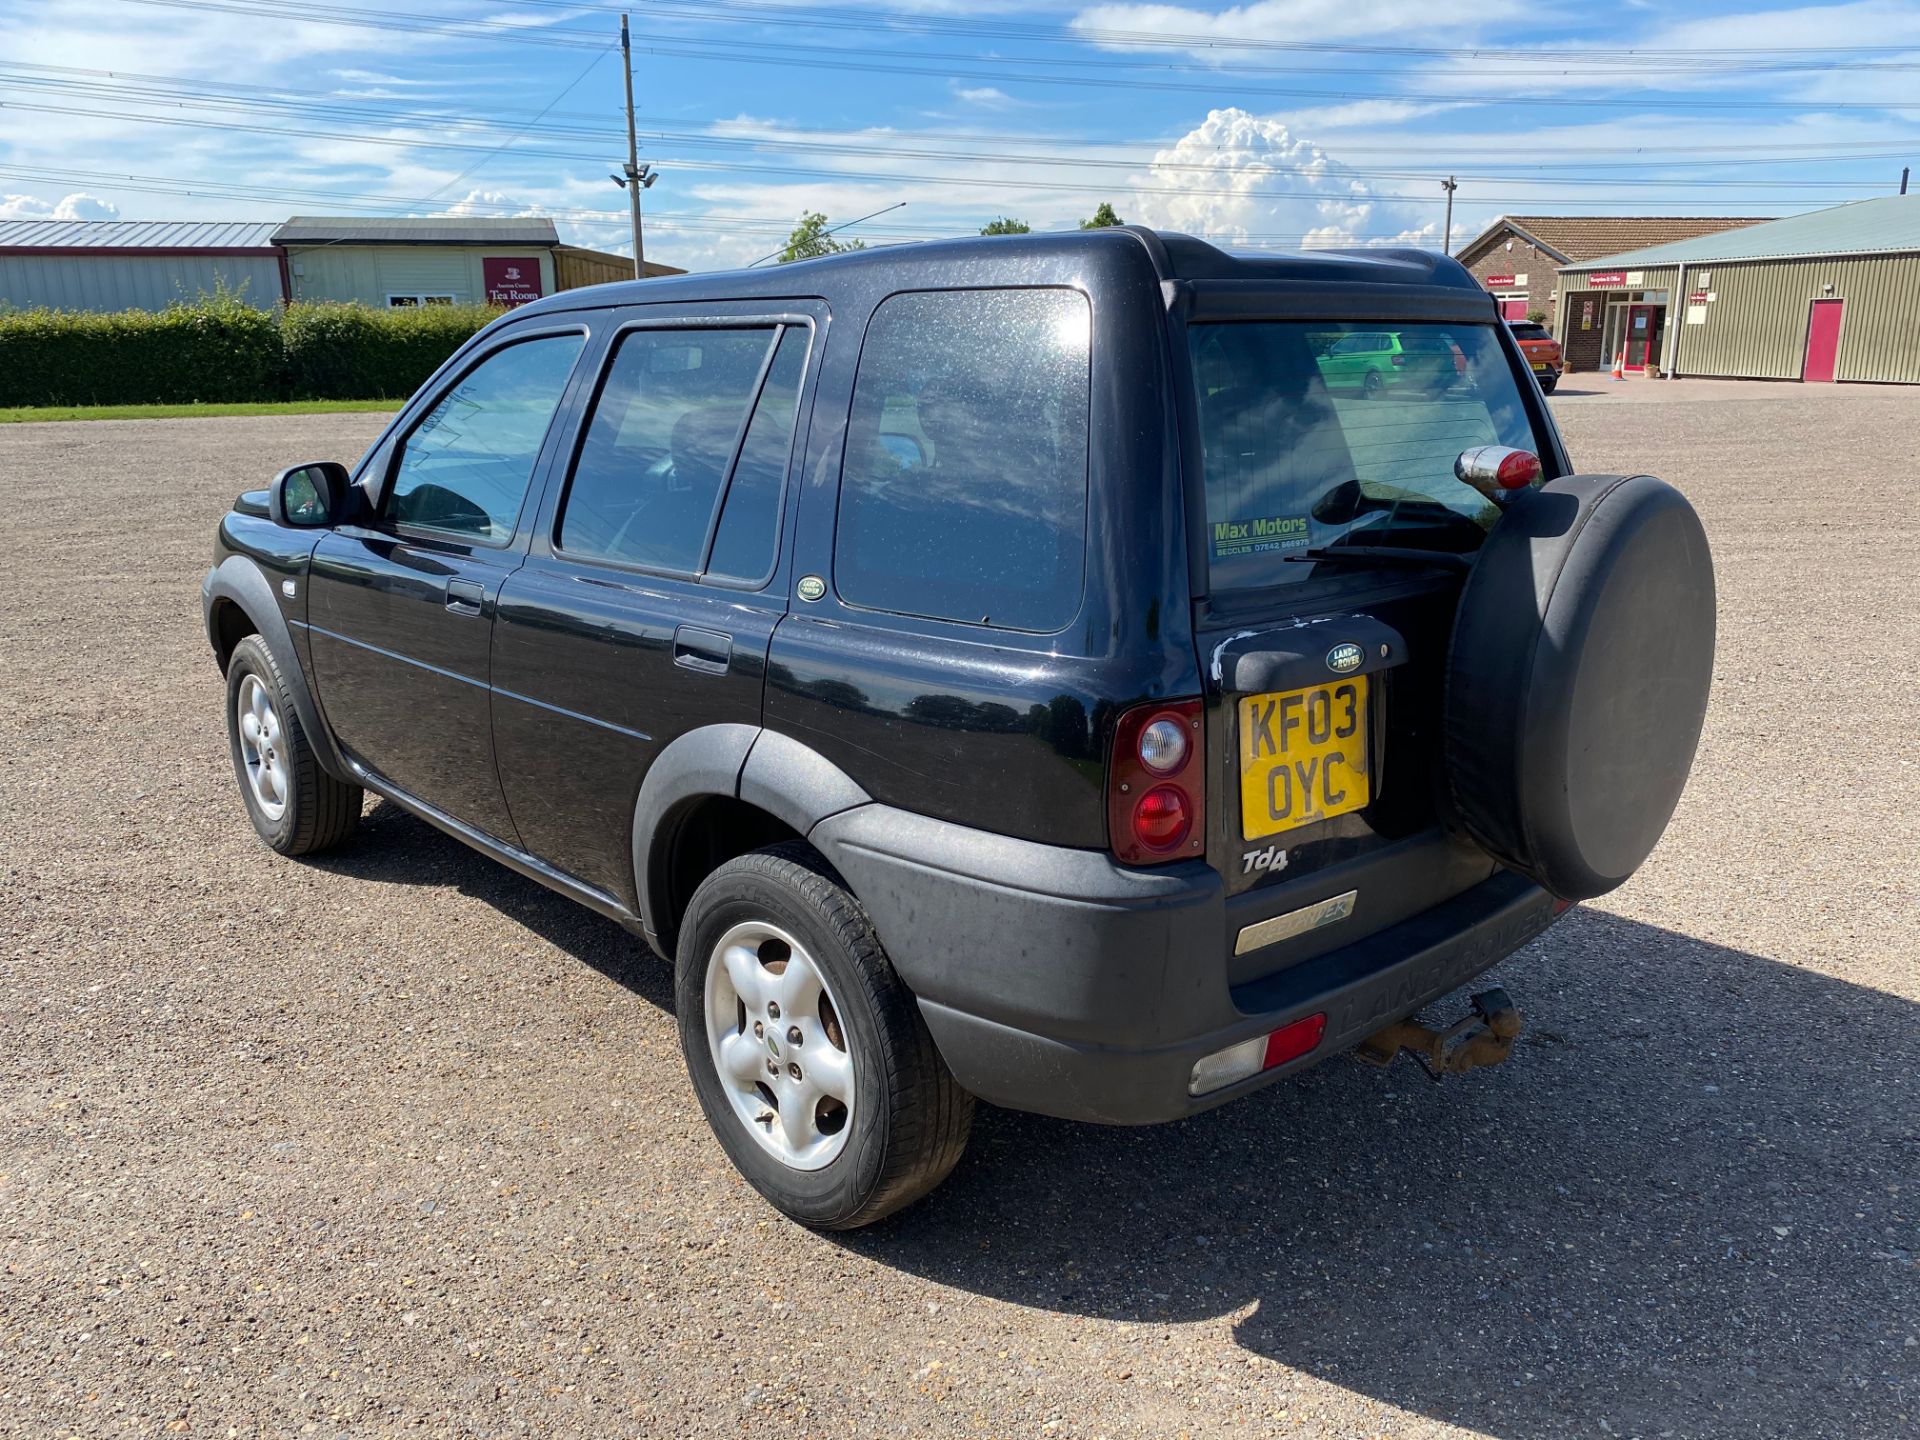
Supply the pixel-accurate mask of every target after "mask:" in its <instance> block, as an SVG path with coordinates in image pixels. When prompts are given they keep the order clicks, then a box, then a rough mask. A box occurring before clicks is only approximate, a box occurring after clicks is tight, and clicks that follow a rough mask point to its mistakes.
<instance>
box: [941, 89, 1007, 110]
mask: <svg viewBox="0 0 1920 1440" xmlns="http://www.w3.org/2000/svg"><path fill="white" fill-rule="evenodd" d="M953 93H954V94H955V95H956V96H958V97H959V98H960V99H962V100H964V101H966V102H967V104H969V105H984V106H986V107H987V108H989V109H992V110H1004V109H1005V108H1006V107H1007V106H1009V105H1012V104H1014V103H1015V101H1014V98H1013V97H1012V96H1011V95H1009V94H1007V93H1006V91H1004V90H996V89H995V88H994V87H993V86H991V85H980V86H976V87H974V88H972V89H968V88H966V87H964V86H960V85H955V86H954V87H953Z"/></svg>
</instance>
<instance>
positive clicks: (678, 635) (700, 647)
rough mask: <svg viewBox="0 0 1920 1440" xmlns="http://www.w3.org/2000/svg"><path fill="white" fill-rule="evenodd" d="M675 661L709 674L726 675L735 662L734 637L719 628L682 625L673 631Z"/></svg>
mask: <svg viewBox="0 0 1920 1440" xmlns="http://www.w3.org/2000/svg"><path fill="white" fill-rule="evenodd" d="M673 663H674V664H676V665H681V666H684V667H685V668H687V669H688V670H702V671H705V672H706V673H707V674H709V675H724V674H726V673H727V670H728V668H729V667H730V666H731V665H732V664H733V637H732V636H731V635H726V634H722V633H721V632H720V631H718V630H702V629H699V628H698V627H696V626H693V625H682V626H681V627H680V628H679V629H677V630H675V631H674V632H673Z"/></svg>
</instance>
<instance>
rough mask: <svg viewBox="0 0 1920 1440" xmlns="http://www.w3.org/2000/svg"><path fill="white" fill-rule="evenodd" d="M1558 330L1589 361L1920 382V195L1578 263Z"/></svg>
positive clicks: (1565, 287)
mask: <svg viewBox="0 0 1920 1440" xmlns="http://www.w3.org/2000/svg"><path fill="white" fill-rule="evenodd" d="M1555 333H1556V335H1557V336H1558V338H1559V340H1560V344H1561V348H1562V349H1563V350H1564V351H1565V352H1566V356H1567V366H1568V368H1569V369H1575V370H1593V369H1603V368H1606V367H1607V366H1609V365H1611V364H1612V362H1613V359H1614V358H1615V357H1618V358H1620V359H1621V360H1622V361H1623V362H1624V368H1625V373H1627V374H1629V375H1645V374H1648V373H1649V372H1650V371H1657V372H1658V373H1660V374H1664V375H1696V376H1722V377H1726V378H1730V379H1766V380H1804V381H1810V382H1816V383H1817V382H1822V381H1833V380H1866V381H1883V382H1884V381H1892V382H1900V383H1905V384H1920V196H1915V195H1883V196H1880V197H1878V198H1877V199H1872V200H1856V201H1854V202H1852V203H1851V204H1848V205H1836V206H1834V207H1833V208H1832V209H1829V210H1815V211H1812V212H1811V213H1809V214H1805V215H1790V216H1788V217H1787V218H1786V219H1784V220H1772V221H1769V222H1767V223H1766V224H1764V225H1755V226H1753V227H1751V228H1749V229H1744V230H1735V231H1731V232H1729V233H1725V234H1720V235H1709V236H1705V237H1702V238H1699V239H1695V240H1684V241H1680V242H1678V243H1675V244H1671V245H1657V246H1653V247H1652V248H1650V249H1644V250H1632V251H1628V252H1626V253H1624V254H1620V255H1612V256H1607V257H1604V258H1602V259H1598V260H1592V261H1588V262H1583V263H1581V264H1576V265H1569V266H1567V267H1566V268H1565V269H1563V270H1562V272H1561V276H1560V305H1559V315H1558V317H1557V324H1556V326H1555Z"/></svg>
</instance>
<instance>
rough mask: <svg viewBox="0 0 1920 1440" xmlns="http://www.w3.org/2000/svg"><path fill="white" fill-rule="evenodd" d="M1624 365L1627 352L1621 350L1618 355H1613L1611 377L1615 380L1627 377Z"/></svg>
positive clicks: (1625, 364)
mask: <svg viewBox="0 0 1920 1440" xmlns="http://www.w3.org/2000/svg"><path fill="white" fill-rule="evenodd" d="M1626 366H1627V352H1626V351H1624V350H1622V351H1621V352H1620V353H1619V354H1618V355H1616V356H1614V357H1613V378H1614V379H1615V380H1624V379H1626V378H1627V370H1626Z"/></svg>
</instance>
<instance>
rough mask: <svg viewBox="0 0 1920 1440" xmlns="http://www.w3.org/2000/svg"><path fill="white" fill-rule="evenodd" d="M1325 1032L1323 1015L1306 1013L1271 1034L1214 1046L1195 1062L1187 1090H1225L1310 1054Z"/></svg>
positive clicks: (1202, 1092) (1205, 1091)
mask: <svg viewBox="0 0 1920 1440" xmlns="http://www.w3.org/2000/svg"><path fill="white" fill-rule="evenodd" d="M1326 1033H1327V1017H1326V1015H1325V1014H1324V1013H1323V1014H1318V1015H1309V1016H1307V1017H1306V1018H1305V1019H1304V1020H1295V1021H1294V1022H1293V1023H1292V1024H1291V1025H1282V1026H1281V1027H1280V1028H1279V1029H1278V1030H1275V1031H1274V1032H1273V1033H1272V1034H1271V1035H1256V1036H1254V1037H1253V1038H1252V1039H1251V1040H1242V1041H1241V1042H1240V1043H1239V1044H1238V1045H1229V1046H1228V1047H1227V1048H1226V1049H1224V1050H1216V1051H1214V1053H1213V1054H1211V1055H1208V1056H1206V1057H1205V1058H1204V1059H1202V1060H1199V1061H1197V1062H1196V1063H1195V1065H1194V1067H1193V1078H1192V1079H1190V1080H1189V1081H1187V1093H1188V1094H1189V1095H1207V1094H1211V1093H1212V1092H1213V1091H1215V1090H1224V1089H1225V1088H1226V1087H1227V1086H1229V1085H1231V1084H1233V1083H1234V1082H1235V1081H1239V1080H1245V1079H1247V1078H1248V1077H1249V1076H1252V1075H1258V1074H1259V1073H1260V1072H1261V1071H1263V1070H1272V1069H1274V1068H1275V1067H1277V1066H1281V1065H1285V1064H1286V1063H1287V1062H1288V1061H1289V1060H1298V1059H1299V1058H1300V1057H1301V1056H1302V1055H1308V1054H1311V1053H1312V1052H1313V1051H1314V1050H1315V1049H1316V1048H1317V1047H1318V1046H1319V1044H1320V1042H1321V1040H1323V1039H1324V1038H1325V1037H1326Z"/></svg>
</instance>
